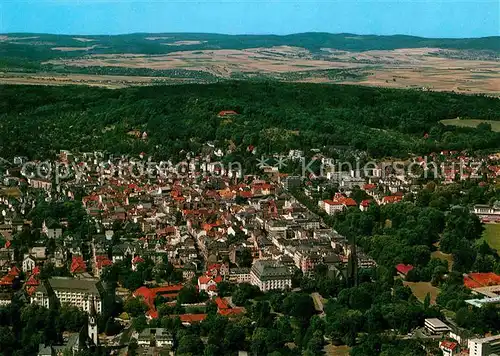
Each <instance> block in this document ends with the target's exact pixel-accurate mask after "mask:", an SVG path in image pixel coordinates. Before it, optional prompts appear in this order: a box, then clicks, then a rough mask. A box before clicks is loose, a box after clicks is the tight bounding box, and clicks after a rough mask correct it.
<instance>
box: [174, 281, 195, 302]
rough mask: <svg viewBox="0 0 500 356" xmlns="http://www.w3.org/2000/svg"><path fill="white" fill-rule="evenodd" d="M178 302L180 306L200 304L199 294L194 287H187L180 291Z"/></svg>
mask: <svg viewBox="0 0 500 356" xmlns="http://www.w3.org/2000/svg"><path fill="white" fill-rule="evenodd" d="M177 302H178V303H180V304H193V303H197V302H198V292H197V290H196V288H195V287H194V286H192V285H185V286H184V287H182V289H181V290H180V291H179V295H178V296H177Z"/></svg>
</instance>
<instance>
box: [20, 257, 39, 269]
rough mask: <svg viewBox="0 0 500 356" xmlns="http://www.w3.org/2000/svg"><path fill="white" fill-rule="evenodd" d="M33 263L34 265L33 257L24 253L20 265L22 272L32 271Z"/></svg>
mask: <svg viewBox="0 0 500 356" xmlns="http://www.w3.org/2000/svg"><path fill="white" fill-rule="evenodd" d="M35 265H36V262H35V259H34V258H33V257H32V256H30V255H29V254H25V255H24V259H23V264H22V267H21V269H22V270H23V272H24V273H28V272H31V271H33V269H34V268H35Z"/></svg>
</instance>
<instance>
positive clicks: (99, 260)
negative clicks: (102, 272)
mask: <svg viewBox="0 0 500 356" xmlns="http://www.w3.org/2000/svg"><path fill="white" fill-rule="evenodd" d="M95 258H96V267H97V268H98V269H101V268H103V267H106V266H111V265H112V264H113V262H111V260H110V259H109V258H108V257H107V256H103V255H98V256H96V257H95Z"/></svg>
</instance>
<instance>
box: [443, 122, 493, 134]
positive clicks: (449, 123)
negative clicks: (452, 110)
mask: <svg viewBox="0 0 500 356" xmlns="http://www.w3.org/2000/svg"><path fill="white" fill-rule="evenodd" d="M441 123H442V124H443V125H452V126H462V127H477V125H479V124H481V123H487V124H490V125H491V130H493V131H495V132H500V121H492V120H476V119H465V120H462V119H449V120H441Z"/></svg>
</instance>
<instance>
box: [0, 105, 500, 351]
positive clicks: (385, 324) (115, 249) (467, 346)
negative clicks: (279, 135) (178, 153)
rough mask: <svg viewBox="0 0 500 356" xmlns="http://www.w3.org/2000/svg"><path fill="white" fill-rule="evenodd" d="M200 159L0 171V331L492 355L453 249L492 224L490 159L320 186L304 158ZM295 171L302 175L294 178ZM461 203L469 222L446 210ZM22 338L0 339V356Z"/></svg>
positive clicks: (210, 347)
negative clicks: (248, 164) (250, 162)
mask: <svg viewBox="0 0 500 356" xmlns="http://www.w3.org/2000/svg"><path fill="white" fill-rule="evenodd" d="M226 113H227V112H221V114H220V115H222V116H224V115H226ZM233 113H234V112H233ZM230 114H231V112H230ZM137 136H138V137H140V138H142V139H147V133H145V132H144V133H140V132H139V133H137ZM205 148H206V149H204V150H203V152H204V153H203V154H195V153H192V152H189V153H187V154H186V155H185V160H184V161H183V162H181V163H182V164H180V165H179V164H177V165H175V166H174V165H173V164H172V163H170V162H169V164H165V165H163V164H162V163H155V162H151V160H149V161H148V159H147V155H146V154H145V153H142V154H141V155H140V156H139V157H134V158H132V157H127V156H120V157H114V156H112V155H110V154H108V153H105V152H89V153H82V152H71V151H67V150H64V151H61V152H60V153H59V154H58V155H57V156H56V157H48V159H50V162H52V163H51V164H48V165H47V163H46V162H39V161H33V162H31V161H29V159H28V158H27V157H16V159H14V160H13V162H8V161H5V162H2V171H1V173H2V175H1V183H2V186H1V190H0V209H1V211H2V217H1V218H0V220H1V225H0V239H1V243H2V246H3V247H2V248H1V249H0V273H1V274H2V275H1V277H0V288H1V293H0V306H1V308H2V309H0V319H2V318H7V320H11V322H12V323H14V321H15V320H17V321H16V323H17V324H19V325H21V324H22V325H26V326H24V329H27V330H31V331H29V332H32V333H35V334H36V335H38V336H36V337H34V336H33V337H31V338H30V339H26V343H25V344H24V342H23V344H24V345H23V347H24V348H23V350H24V351H23V352H28V351H29V352H33V351H34V352H35V353H37V354H38V355H40V356H48V355H80V354H85V352H91V354H116V355H118V354H122V355H126V354H127V355H136V354H137V355H146V354H147V355H169V354H171V355H173V354H176V355H187V354H191V355H201V354H204V355H217V354H238V355H246V354H249V355H250V354H255V355H262V354H271V353H272V352H276V353H273V355H274V354H276V355H278V354H279V355H281V354H283V355H284V354H285V353H279V350H281V352H283V351H282V350H284V349H285V350H286V349H289V350H293V348H294V347H297V345H298V344H300V345H301V346H302V349H303V350H305V352H306V353H304V355H317V354H322V353H323V352H329V351H328V349H332V348H333V349H336V348H342V347H346V348H348V347H352V348H353V350H354V349H355V348H356V347H358V348H361V347H369V346H367V345H371V344H370V343H374V344H375V345H376V344H380V342H381V341H380V340H378V341H377V340H364V339H363V337H364V336H362V334H363V332H364V331H369V330H377V331H378V332H381V333H382V334H383V335H384V337H387V338H390V339H391V340H395V342H402V343H404V342H408V346H405V347H408V349H406V350H411V348H412V347H413V348H417V349H423V350H426V351H427V352H428V353H431V354H435V353H433V352H435V351H436V350H441V351H440V352H442V353H443V354H444V355H450V356H451V355H477V356H480V355H492V354H493V353H494V352H499V353H500V335H491V334H487V331H489V329H488V328H490V326H488V325H480V326H478V324H484V323H493V324H491V325H497V324H495V323H497V322H498V320H500V319H498V318H499V316H498V315H499V314H498V312H496V311H495V313H494V314H495V315H494V316H493V315H492V314H491V311H492V310H495V309H492V308H495V305H496V304H497V303H500V297H499V296H498V293H500V275H497V274H495V271H499V267H500V262H499V258H498V255H496V251H495V250H494V249H492V248H491V247H489V246H488V245H487V244H486V242H483V244H482V245H479V243H477V244H478V247H477V250H478V252H477V255H475V256H471V255H470V253H469V254H468V251H467V249H468V247H461V245H460V243H462V240H457V239H456V236H455V235H453V233H456V231H458V230H460V231H462V230H464V227H463V226H468V228H467V231H464V232H463V234H467V233H469V234H471V235H474V234H476V235H478V234H479V236H475V235H474V236H465V235H464V239H465V240H466V241H470V240H477V239H479V238H481V231H482V230H483V225H485V226H487V229H490V228H493V229H495V223H496V222H499V221H500V206H499V205H498V204H496V199H495V195H494V193H493V195H492V193H491V189H488V188H489V187H490V186H491V187H493V186H494V185H495V184H496V183H497V176H498V175H499V174H500V155H495V154H493V155H491V154H490V155H486V156H472V155H469V154H467V153H466V152H457V151H442V152H438V153H432V154H430V155H429V156H428V157H417V156H416V157H413V158H411V159H409V160H407V161H405V162H403V163H404V164H406V165H408V166H412V167H413V168H412V169H411V170H412V172H406V174H403V173H404V172H403V173H402V172H401V171H400V170H397V169H394V167H395V164H394V162H392V161H390V160H385V161H382V160H379V161H376V162H374V163H372V164H371V165H370V166H371V169H370V170H367V169H363V170H361V171H360V170H355V169H352V166H351V169H345V170H341V169H342V168H341V169H340V170H336V169H335V165H334V164H332V162H333V159H332V158H330V157H326V156H324V155H323V154H321V153H319V152H318V151H319V150H311V152H306V153H304V152H302V151H300V150H291V151H290V152H288V153H287V154H285V155H283V156H280V155H272V156H270V157H266V159H265V162H264V160H263V159H259V160H258V161H259V162H260V164H257V165H256V167H255V169H254V171H253V172H243V171H242V170H241V165H234V164H232V165H229V166H228V165H227V163H224V162H223V161H222V159H223V157H224V156H225V154H226V152H225V150H226V148H223V147H216V146H215V145H214V144H213V143H207V144H206V147H205ZM248 150H249V151H254V150H255V151H256V148H255V147H249V148H248ZM255 153H256V152H255ZM255 156H256V157H257V156H258V154H257V153H256V154H255ZM305 159H308V160H313V161H314V162H318V163H319V164H320V165H321V167H320V168H321V169H319V168H318V166H316V168H315V169H316V171H317V174H314V173H310V174H309V172H307V173H308V174H307V175H305V174H304V171H303V169H302V171H301V169H300V167H302V168H303V167H304V164H302V165H301V164H300V162H301V160H302V161H303V160H305ZM141 162H142V164H145V163H148V167H149V168H148V169H147V170H141V172H139V171H137V167H138V166H139V164H141ZM200 162H202V163H200ZM443 162H446V166H443V165H442V163H443ZM400 163H401V162H399V164H400ZM450 164H451V165H452V166H454V165H455V164H456V166H457V167H460V169H459V170H455V169H454V168H449V167H450ZM431 165H433V166H435V167H436V170H435V171H434V172H432V175H431V178H430V179H429V178H428V177H427V173H429V171H430V170H431V168H430V167H431ZM340 166H342V165H340ZM51 167H59V168H56V169H51ZM60 167H65V168H64V169H65V171H64V172H62V171H61V170H60ZM180 167H181V168H180ZM200 167H202V169H200ZM225 167H229V168H227V169H226V168H225ZM235 167H239V169H235ZM293 167H295V168H297V167H299V169H295V170H294V168H293ZM325 167H326V168H325ZM443 167H444V168H443ZM282 168H283V169H282ZM57 169H59V171H58V170H57ZM58 172H59V173H61V174H60V175H59V176H58V175H57V174H56V173H58ZM63 173H64V174H63ZM320 173H321V174H320ZM410 173H413V174H410ZM424 175H425V176H426V178H428V179H423V177H424ZM463 197H466V198H467V199H468V202H469V204H468V207H467V208H465V207H462V208H461V207H456V206H453V205H451V203H452V202H455V201H457V199H462V198H463ZM445 211H446V214H445V213H444V212H445ZM414 214H418V219H419V221H417V220H415V218H416V217H417V216H415V215H414ZM445 215H446V216H445ZM376 216H377V217H378V219H379V221H382V220H383V224H382V226H380V227H375V225H376V221H375V220H374V219H375V217H376ZM450 216H451V218H450ZM382 218H383V219H382ZM381 219H382V220H381ZM421 221H424V222H423V223H422V222H421ZM412 222H413V225H410V224H412ZM427 222H428V225H427ZM419 224H420V225H419ZM462 224H464V225H462ZM499 226H500V225H499ZM384 229H385V230H387V231H388V232H387V233H385V232H384V231H383V230H384ZM453 229H455V230H453ZM392 231H394V235H390V234H393V232H392ZM478 232H479V233H478ZM460 233H461V234H462V232H460ZM400 234H405V236H404V237H399V236H400ZM438 234H439V235H441V236H442V237H441V239H440V240H439V242H437V239H436V238H433V236H434V237H436V236H437V235H438ZM371 235H375V236H373V238H372V240H373V241H372V242H368V240H367V238H366V236H371ZM387 236H393V237H394V238H395V239H396V240H397V241H396V242H388V241H384V240H383V238H384V237H387ZM412 239H413V240H412ZM410 240H411V241H410ZM391 241H392V240H391ZM391 244H392V245H391ZM463 249H465V250H466V251H463ZM367 288H368V289H367ZM384 288H388V289H386V290H385V291H383V289H384ZM369 289H373V290H372V291H370V290H369ZM384 293H385V294H384ZM387 293H389V294H387ZM384 300H385V302H383V301H384ZM384 304H385V305H386V307H387V305H392V306H393V308H394V309H393V308H392V307H391V309H390V310H392V311H391V312H390V313H392V314H393V316H390V317H389V316H387V317H386V316H384V315H383V314H384V313H383V310H384V309H383V308H384ZM372 305H373V306H372ZM374 306H378V307H377V308H378V309H377V308H375V309H374ZM349 309H354V310H355V313H354V314H353V312H352V310H351V311H350V310H349ZM363 313H364V314H363ZM401 313H403V314H401ZM481 313H483V314H484V313H486V314H484V318H485V319H481V316H476V315H483V314H481ZM16 314H18V315H17V317H16V316H15V315H16ZM404 314H406V315H404ZM473 315H474V317H472V316H473ZM488 315H489V316H488ZM15 318H17V319H15ZM335 318H338V319H339V320H333V319H335ZM488 318H489V319H488ZM472 319H475V320H476V321H477V323H474V321H473V320H472ZM363 320H364V322H366V323H367V325H363V323H364V322H363ZM328 324H330V325H328ZM270 325H274V328H276V330H274V331H273V332H274V333H276V334H272V336H269V335H271V334H269V335H267V336H266V332H270V330H271V329H269V327H270ZM365 327H368V328H369V329H365ZM2 328H5V327H2ZM24 329H22V330H17V331H15V330H9V331H8V330H1V332H2V333H3V332H5V335H2V340H1V341H0V346H1V348H0V350H2V349H3V350H7V351H5V352H6V354H10V353H11V352H12V350H13V349H10V350H11V351H8V350H9V348H11V347H12V346H10V345H13V344H14V342H13V341H12V340H9V335H11V338H12V339H14V338H16V337H18V336H19V335H27V334H26V333H27V331H26V330H24ZM15 332H20V333H21V334H17V335H14V333H15ZM37 333H38V334H37ZM284 335H286V336H284ZM270 338H271V339H270ZM359 338H361V339H362V343H361V345H358V346H355V345H356V344H359V343H360V342H359ZM365 338H366V337H365ZM341 345H348V346H341ZM353 350H351V351H353ZM330 352H331V351H330ZM358 352H359V354H368V353H364V351H363V350H362V349H361V350H360V351H358ZM407 354H413V353H412V351H408V353H407Z"/></svg>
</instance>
